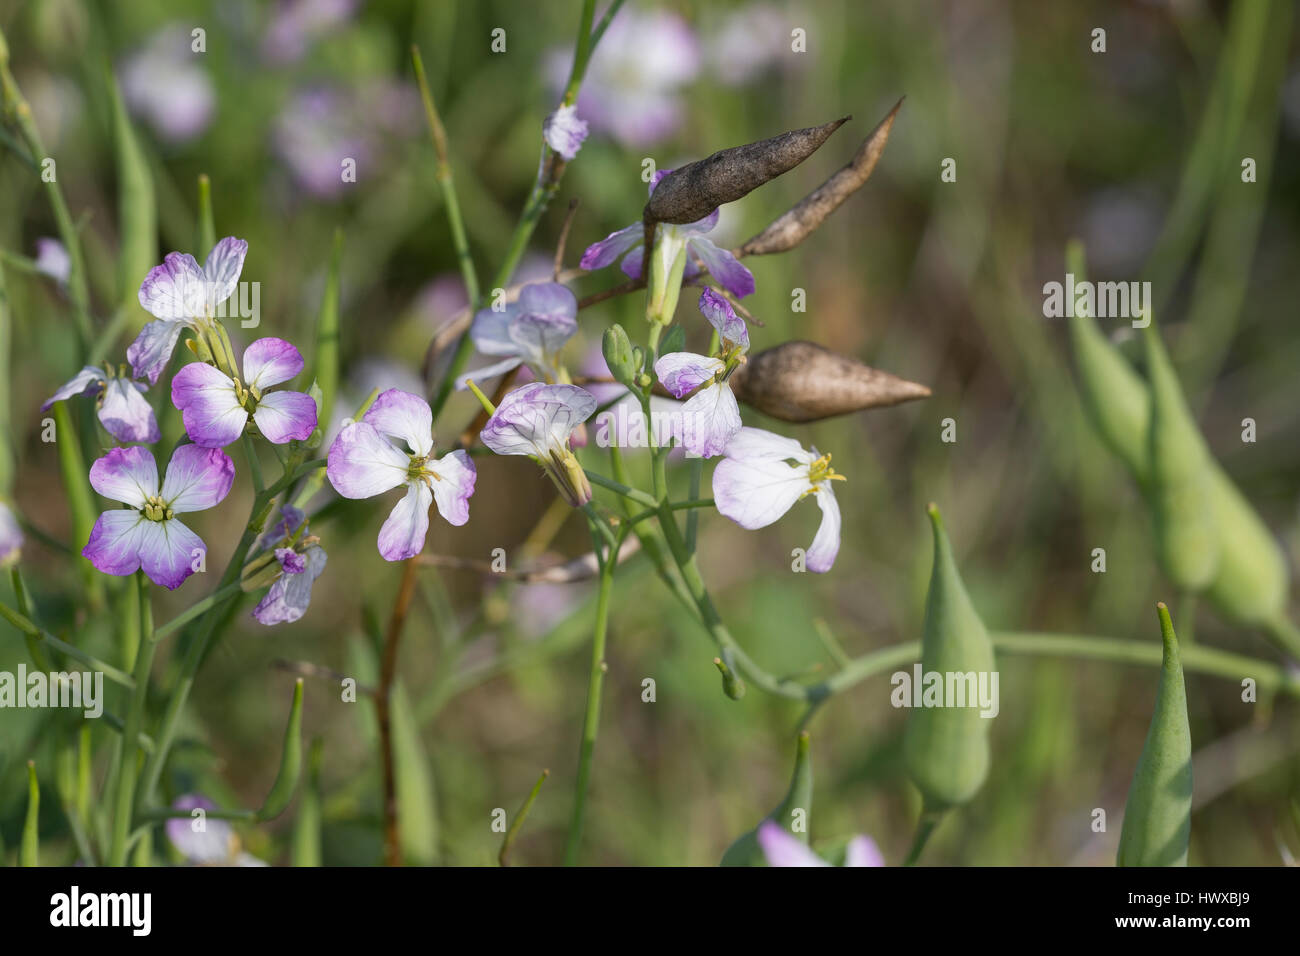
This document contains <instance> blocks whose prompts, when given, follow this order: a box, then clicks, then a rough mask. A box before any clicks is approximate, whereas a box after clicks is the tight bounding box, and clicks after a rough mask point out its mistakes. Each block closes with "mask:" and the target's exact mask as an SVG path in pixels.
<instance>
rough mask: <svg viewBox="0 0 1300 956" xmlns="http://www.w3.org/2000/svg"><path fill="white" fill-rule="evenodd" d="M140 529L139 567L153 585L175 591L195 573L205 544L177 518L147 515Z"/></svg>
mask: <svg viewBox="0 0 1300 956" xmlns="http://www.w3.org/2000/svg"><path fill="white" fill-rule="evenodd" d="M185 447H186V448H193V447H194V446H193V445H186V446H185ZM218 454H220V452H218ZM140 528H141V539H140V568H141V570H143V571H144V573H145V574H146V575H148V577H149V580H150V581H152V582H153V583H154V584H157V585H158V586H160V587H164V588H166V589H167V590H169V591H175V590H176V589H177V588H178V587H180V586H181V585H182V584H184V583H185V579H186V578H188V577H189V576H190V575H191V574H193V573H194V564H195V562H196V560H198V559H201V558H202V557H203V553H204V552H205V551H206V550H207V546H206V545H205V544H204V543H203V539H202V538H200V537H199V536H198V535H197V534H195V533H194V532H193V531H191V530H190V529H189V528H188V527H186V526H185V525H184V524H183V523H182V522H181V521H180V520H179V519H177V518H168V519H167V520H166V521H150V520H149V519H147V518H146V519H145V520H144V521H143V522H142V524H141V525H140Z"/></svg>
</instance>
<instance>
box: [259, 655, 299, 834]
mask: <svg viewBox="0 0 1300 956" xmlns="http://www.w3.org/2000/svg"><path fill="white" fill-rule="evenodd" d="M301 774H302V678H301V677H300V678H298V680H296V681H295V682H294V685H293V704H292V705H291V707H290V709H289V723H288V725H287V726H286V727H285V729H284V748H283V750H282V752H281V754H280V772H279V773H278V774H276V777H275V783H273V784H272V785H271V792H270V793H268V794H267V795H266V801H265V802H264V803H263V804H262V808H261V809H260V810H258V811H257V815H256V818H255V819H257V820H258V821H259V822H264V821H266V820H274V819H275V818H276V817H278V816H279V815H280V814H282V813H283V812H284V810H285V808H286V807H287V806H289V801H290V800H292V799H293V792H294V790H296V789H297V788H298V777H299V776H301Z"/></svg>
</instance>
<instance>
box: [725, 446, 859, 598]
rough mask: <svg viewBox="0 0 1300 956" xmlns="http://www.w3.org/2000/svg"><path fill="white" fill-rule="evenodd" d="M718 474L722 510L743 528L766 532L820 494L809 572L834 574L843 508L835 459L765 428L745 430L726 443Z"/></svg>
mask: <svg viewBox="0 0 1300 956" xmlns="http://www.w3.org/2000/svg"><path fill="white" fill-rule="evenodd" d="M723 455H724V456H725V457H724V458H723V460H722V461H720V462H718V467H717V468H715V469H714V471H713V499H714V501H715V502H717V506H718V511H719V512H721V513H722V514H724V515H726V516H727V517H728V518H730V519H731V520H732V521H734V522H736V524H738V525H740V526H741V527H742V528H747V529H749V530H750V531H753V530H755V529H758V528H765V527H767V526H768V525H770V524H771V523H772V522H773V521H776V520H777V519H778V518H780V517H781V516H782V515H783V514H785V513H786V512H787V511H789V510H790V509H791V508H792V507H794V504H795V502H796V501H798V500H799V499H800V498H803V497H804V496H805V495H810V494H811V495H815V496H816V498H817V506H818V507H819V508H821V510H822V523H821V526H820V527H819V528H818V529H817V535H816V537H815V538H813V543H812V545H811V546H810V547H809V548H808V553H807V558H808V570H809V571H814V572H817V573H818V574H820V573H822V572H825V571H829V570H830V569H831V565H833V564H834V563H835V555H836V554H838V553H839V550H840V506H839V503H838V502H837V501H836V500H835V492H834V490H833V489H832V487H831V482H833V481H842V480H843V476H841V475H837V474H835V472H834V471H833V470H832V469H831V456H830V455H821V456H819V455H818V454H817V450H816V449H813V450H812V451H811V452H808V451H805V450H804V448H803V446H802V445H800V444H799V443H798V442H797V441H795V440H794V439H793V438H784V437H782V436H780V435H774V434H772V433H771V432H768V431H763V430H762V429H761V428H742V429H740V431H738V432H737V433H736V436H735V437H734V438H732V439H731V441H730V442H728V443H727V447H726V449H725V451H723Z"/></svg>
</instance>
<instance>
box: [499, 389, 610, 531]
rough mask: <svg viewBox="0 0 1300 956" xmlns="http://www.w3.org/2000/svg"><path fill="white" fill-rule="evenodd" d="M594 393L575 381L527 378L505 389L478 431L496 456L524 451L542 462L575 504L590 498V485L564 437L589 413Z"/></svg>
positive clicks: (554, 480) (592, 404)
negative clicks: (563, 382) (559, 382)
mask: <svg viewBox="0 0 1300 956" xmlns="http://www.w3.org/2000/svg"><path fill="white" fill-rule="evenodd" d="M595 410H596V398H595V396H594V395H592V394H591V392H589V391H587V390H586V389H585V388H579V387H578V386H576V385H546V384H543V383H542V382H531V383H529V384H528V385H525V386H523V387H522V388H517V389H515V390H514V391H513V392H510V393H509V394H508V395H506V397H505V398H504V399H502V401H501V404H500V405H498V406H497V409H496V411H495V412H493V414H492V417H491V418H489V419H488V421H487V424H486V425H484V426H483V430H482V431H481V432H480V433H479V439H480V440H481V441H482V442H483V444H484V445H486V446H487V447H488V448H490V449H491V450H492V451H494V452H496V453H497V454H498V455H527V456H528V457H529V458H532V459H533V460H534V461H535V462H537V463H538V464H539V465H541V466H542V468H543V469H544V470H545V471H546V473H547V475H549V476H550V478H551V480H552V481H553V482H555V487H556V488H558V489H559V491H560V494H562V495H563V496H564V500H565V501H567V502H568V503H569V504H570V505H572V506H573V507H575V508H579V507H581V506H582V505H585V504H586V503H587V502H588V501H590V500H591V485H590V484H589V483H588V481H587V474H586V472H584V471H583V470H582V466H581V465H580V464H578V459H577V458H575V457H574V454H573V451H572V449H571V448H570V447H569V437H570V436H571V435H572V434H573V430H574V429H575V428H577V427H578V426H579V425H581V424H582V423H583V422H585V421H586V420H587V419H588V418H590V417H591V414H592V412H594V411H595Z"/></svg>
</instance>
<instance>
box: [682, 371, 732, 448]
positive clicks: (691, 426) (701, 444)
mask: <svg viewBox="0 0 1300 956" xmlns="http://www.w3.org/2000/svg"><path fill="white" fill-rule="evenodd" d="M674 424H675V425H676V426H677V427H675V428H674V429H673V431H674V434H675V436H676V438H677V440H678V441H679V442H681V444H682V446H683V447H684V448H685V449H686V450H687V451H688V452H690V453H691V454H692V455H698V456H700V457H701V458H713V457H716V456H717V455H721V454H722V452H723V449H725V448H726V447H727V443H728V442H729V441H731V439H732V437H734V436H735V434H736V432H738V431H740V406H739V405H738V404H736V396H735V394H734V393H733V392H732V391H731V386H730V385H728V384H726V383H725V382H718V383H717V384H716V385H710V386H709V387H708V388H706V389H704V390H702V391H700V392H698V393H696V394H695V395H694V396H692V397H691V399H690V400H689V401H688V402H687V403H686V404H685V405H683V406H682V407H681V410H680V411H679V412H678V416H677V419H676V421H675V423H674Z"/></svg>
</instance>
